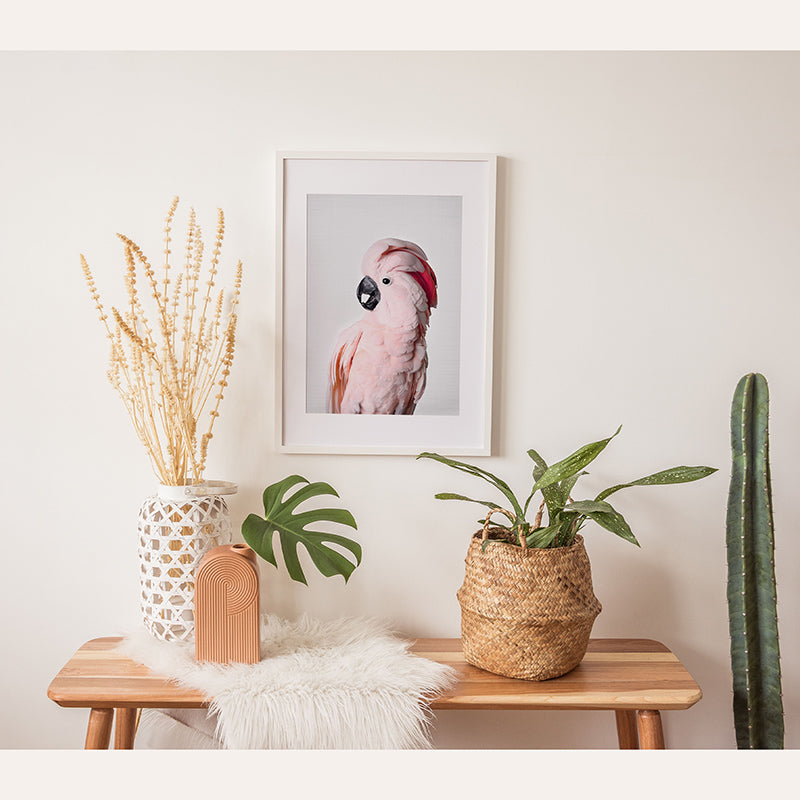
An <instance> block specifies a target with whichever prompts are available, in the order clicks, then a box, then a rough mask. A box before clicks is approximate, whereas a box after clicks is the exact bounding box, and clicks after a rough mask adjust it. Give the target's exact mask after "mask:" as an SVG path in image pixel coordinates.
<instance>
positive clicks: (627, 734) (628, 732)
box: [614, 709, 639, 750]
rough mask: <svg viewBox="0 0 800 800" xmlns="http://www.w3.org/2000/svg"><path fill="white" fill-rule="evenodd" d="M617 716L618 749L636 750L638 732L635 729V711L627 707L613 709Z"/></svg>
mask: <svg viewBox="0 0 800 800" xmlns="http://www.w3.org/2000/svg"><path fill="white" fill-rule="evenodd" d="M614 714H615V715H616V717H617V739H618V740H619V749H620V750H638V749H639V733H638V731H637V730H636V712H635V711H630V710H629V709H621V710H618V711H615V712H614Z"/></svg>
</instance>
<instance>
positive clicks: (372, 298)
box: [356, 276, 381, 311]
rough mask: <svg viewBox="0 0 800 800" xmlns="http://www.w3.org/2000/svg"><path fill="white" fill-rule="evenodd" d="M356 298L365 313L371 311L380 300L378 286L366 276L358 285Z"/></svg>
mask: <svg viewBox="0 0 800 800" xmlns="http://www.w3.org/2000/svg"><path fill="white" fill-rule="evenodd" d="M356 297H357V298H358V302H359V303H361V305H362V306H363V307H364V308H366V309H367V311H372V310H374V308H375V306H377V305H378V303H379V302H380V300H381V290H380V289H379V288H378V284H377V283H375V281H374V280H372V278H370V277H368V276H367V277H364V278H362V279H361V283H359V284H358V288H357V289H356Z"/></svg>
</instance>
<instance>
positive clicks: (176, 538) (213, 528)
mask: <svg viewBox="0 0 800 800" xmlns="http://www.w3.org/2000/svg"><path fill="white" fill-rule="evenodd" d="M183 492H184V487H182V486H162V487H161V489H159V493H158V494H157V495H154V496H152V497H148V498H147V499H146V500H145V501H144V503H143V504H142V507H141V508H140V509H139V584H140V587H141V594H140V606H141V610H142V616H143V618H144V625H145V628H147V630H148V631H149V632H150V633H151V634H152V635H153V636H155V637H156V638H157V639H163V640H165V641H169V640H177V641H183V642H185V641H192V639H193V638H194V573H195V569H196V568H197V566H198V564H199V563H200V559H201V558H202V557H203V555H204V554H205V553H206V551H208V550H210V549H211V548H212V547H217V546H218V545H222V544H230V542H231V538H232V537H231V521H230V514H229V513H228V506H227V505H226V504H225V501H224V500H223V499H222V497H219V496H217V495H211V496H204V497H185V496H183Z"/></svg>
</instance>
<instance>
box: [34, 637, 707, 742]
mask: <svg viewBox="0 0 800 800" xmlns="http://www.w3.org/2000/svg"><path fill="white" fill-rule="evenodd" d="M119 641H120V639H119V638H118V637H106V638H102V639H92V640H91V641H89V642H86V644H84V645H83V646H82V647H81V648H80V649H79V650H78V651H77V652H76V653H75V655H74V656H72V658H71V659H70V660H69V661H68V662H67V664H66V665H65V666H64V667H63V668H62V669H61V671H60V672H59V673H58V675H56V677H55V678H54V679H53V682H52V683H51V684H50V688H49V689H48V690H47V696H48V697H49V698H50V699H51V700H53V701H54V702H56V703H58V705H60V706H63V707H65V708H89V709H91V712H90V714H89V727H88V731H87V733H86V745H85V746H86V749H88V750H97V749H100V750H104V749H107V748H108V746H109V742H110V739H111V728H112V723H113V721H114V715H115V709H116V728H115V733H114V747H115V748H116V749H131V748H132V747H133V742H134V737H135V735H136V723H137V719H138V709H141V708H203V707H204V706H207V705H208V702H209V701H208V698H207V697H205V696H204V695H203V694H202V693H200V692H198V691H195V690H192V689H185V688H181V687H179V686H177V685H176V684H174V683H172V682H170V681H169V680H168V679H167V678H164V677H163V676H160V675H156V674H154V673H152V672H151V671H150V670H149V669H147V667H144V666H142V665H141V664H137V663H136V662H134V661H131V660H130V659H129V658H127V657H125V656H123V655H120V654H119V653H117V652H115V647H116V645H117V644H118V643H119ZM412 652H414V653H415V654H417V655H419V656H422V657H424V658H430V659H434V660H435V661H439V662H441V663H444V664H450V665H451V666H453V667H455V669H456V670H457V671H458V675H459V679H460V680H459V683H458V685H457V686H456V687H455V689H453V690H452V691H451V692H449V693H448V694H445V695H441V696H439V697H437V698H436V699H435V700H434V701H433V702H432V703H431V708H433V709H486V710H495V711H501V710H510V709H515V710H521V711H531V710H537V709H538V710H543V709H572V710H594V711H614V713H615V716H616V724H617V735H618V740H619V746H620V748H622V749H636V748H642V749H648V750H649V749H663V748H664V733H663V729H662V727H661V713H660V712H661V711H672V710H678V709H685V708H689V707H691V706H693V705H694V704H695V703H696V702H697V701H698V700H699V699H700V698H701V697H702V692H701V691H700V687H699V686H698V685H697V683H695V681H694V679H693V678H692V676H691V675H690V674H689V673H688V672H687V671H686V668H685V667H684V666H683V664H681V662H680V661H679V660H678V658H677V657H676V656H675V655H673V653H671V652H670V651H669V649H668V648H666V647H665V646H664V645H663V644H661V643H660V642H656V641H653V640H652V639H592V640H591V642H590V643H589V649H588V651H587V653H586V655H585V657H584V659H583V661H582V662H581V663H580V664H579V665H578V666H577V667H576V668H575V669H574V670H572V672H570V673H568V674H567V675H563V676H562V677H560V678H553V679H552V680H549V681H523V680H515V679H513V678H504V677H502V676H500V675H494V674H492V673H489V672H484V671H483V670H480V669H478V668H477V667H473V666H471V665H470V664H467V663H466V662H465V661H464V656H463V654H462V652H461V641H460V640H459V639H419V640H417V641H416V642H415V644H414V645H413V647H412Z"/></svg>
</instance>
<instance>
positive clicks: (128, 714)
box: [114, 708, 138, 750]
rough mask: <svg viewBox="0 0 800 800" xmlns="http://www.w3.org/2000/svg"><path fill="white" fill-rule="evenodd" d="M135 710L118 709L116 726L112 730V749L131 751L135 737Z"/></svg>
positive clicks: (136, 711) (136, 710)
mask: <svg viewBox="0 0 800 800" xmlns="http://www.w3.org/2000/svg"><path fill="white" fill-rule="evenodd" d="M137 714H138V709H137V708H118V709H117V724H116V726H115V728H114V749H115V750H133V740H134V738H135V737H136V720H137Z"/></svg>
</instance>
